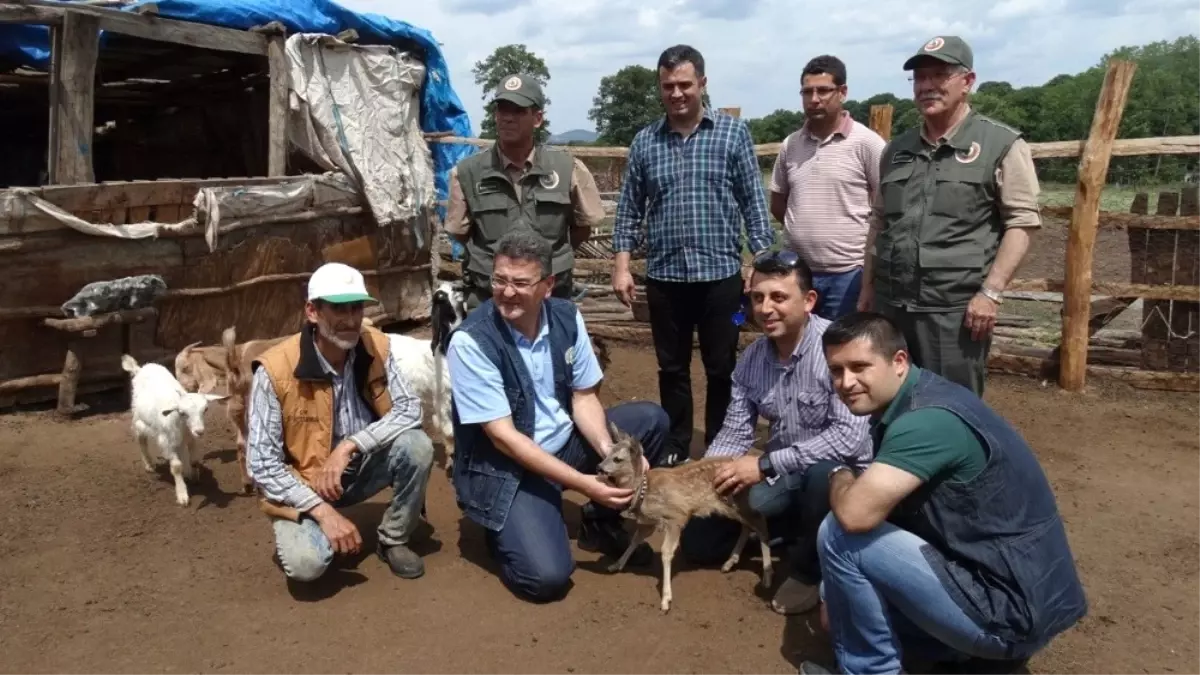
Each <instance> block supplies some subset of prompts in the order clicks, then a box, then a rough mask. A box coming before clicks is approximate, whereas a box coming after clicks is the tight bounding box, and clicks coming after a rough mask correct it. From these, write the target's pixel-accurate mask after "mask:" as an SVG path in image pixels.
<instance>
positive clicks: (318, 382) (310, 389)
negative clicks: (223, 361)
mask: <svg viewBox="0 0 1200 675" xmlns="http://www.w3.org/2000/svg"><path fill="white" fill-rule="evenodd" d="M314 330H315V325H314V324H309V325H308V326H306V327H305V328H304V330H302V331H301V332H299V333H297V334H295V335H293V336H291V337H289V338H287V339H285V340H284V341H283V342H280V343H279V344H277V345H275V346H274V347H271V348H270V349H268V350H267V351H266V352H264V353H263V354H262V355H261V356H259V357H258V359H256V360H255V361H254V362H253V365H252V366H251V368H252V369H257V368H258V367H259V366H261V367H263V368H266V369H267V374H268V375H270V376H271V383H272V384H273V385H274V387H275V396H277V397H278V398H279V404H280V409H281V410H282V412H283V448H284V452H285V453H286V454H287V462H288V464H289V465H290V468H291V470H292V473H294V474H296V476H297V477H298V478H299V479H300V480H302V481H304V483H305V484H306V485H308V486H310V487H311V486H312V485H313V482H314V480H315V479H316V476H317V473H318V472H319V471H320V470H321V466H322V465H323V464H324V463H325V460H326V458H328V457H329V453H330V452H331V451H332V450H333V416H334V412H333V381H332V380H331V379H330V377H329V375H327V374H326V373H325V371H324V369H322V368H321V362H320V360H319V359H318V358H317V348H316V345H315V344H314V343H313V334H314ZM354 349H355V354H354V381H355V383H356V384H357V385H358V394H359V395H361V396H362V397H363V400H364V401H366V403H367V407H369V408H370V409H371V410H373V411H375V414H376V415H378V416H379V417H383V416H384V415H386V414H387V413H388V412H389V411H390V410H391V409H392V397H391V394H390V393H389V392H388V382H387V370H386V364H387V359H388V338H387V335H385V334H384V333H382V332H380V331H379V330H377V329H375V328H372V327H369V326H364V327H363V329H362V338H361V339H360V340H359V342H358V345H357V346H356V347H355V348H354Z"/></svg>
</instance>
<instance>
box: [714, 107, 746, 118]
mask: <svg viewBox="0 0 1200 675" xmlns="http://www.w3.org/2000/svg"><path fill="white" fill-rule="evenodd" d="M717 110H719V111H721V112H723V113H725V114H726V115H730V116H731V117H737V118H740V117H741V116H742V109H741V107H739V106H733V107H731V108H717Z"/></svg>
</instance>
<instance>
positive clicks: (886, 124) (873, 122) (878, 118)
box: [870, 103, 892, 141]
mask: <svg viewBox="0 0 1200 675" xmlns="http://www.w3.org/2000/svg"><path fill="white" fill-rule="evenodd" d="M870 127H871V130H872V131H874V132H875V133H877V134H879V135H880V136H882V137H883V140H885V141H886V140H889V139H891V137H892V104H891V103H884V104H882V105H873V106H871V118H870Z"/></svg>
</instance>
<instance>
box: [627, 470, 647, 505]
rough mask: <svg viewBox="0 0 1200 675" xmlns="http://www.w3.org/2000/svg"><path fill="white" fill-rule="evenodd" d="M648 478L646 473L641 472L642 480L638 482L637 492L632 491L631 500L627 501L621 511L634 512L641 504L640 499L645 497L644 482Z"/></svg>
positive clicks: (645, 482)
mask: <svg viewBox="0 0 1200 675" xmlns="http://www.w3.org/2000/svg"><path fill="white" fill-rule="evenodd" d="M647 483H648V480H647V478H646V474H644V473H643V474H642V482H641V483H638V488H637V492H635V493H633V500H632V501H630V502H629V506H626V507H625V510H624V511H622V513H634V512H635V511H637V510H638V507H640V506H641V505H642V500H643V499H645V498H646V484H647Z"/></svg>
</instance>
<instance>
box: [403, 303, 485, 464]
mask: <svg viewBox="0 0 1200 675" xmlns="http://www.w3.org/2000/svg"><path fill="white" fill-rule="evenodd" d="M466 313H467V312H466V301H465V299H464V298H463V294H462V290H461V289H460V288H459V287H458V286H457V285H455V284H452V283H449V282H443V283H441V284H439V285H438V287H437V288H436V289H434V291H433V303H432V307H431V308H430V323H431V324H432V325H433V337H432V338H431V339H430V340H428V341H426V340H422V339H420V338H415V337H411V336H408V335H397V334H394V333H389V334H388V341H389V343H390V345H389V347H390V349H391V351H392V353H394V354H395V355H396V358H397V360H398V361H399V362H400V370H401V371H402V372H403V373H404V376H405V379H406V381H407V382H408V384H409V386H410V387H412V389H413V393H414V394H416V395H417V396H419V397H420V398H421V406H422V408H423V409H424V410H425V411H426V413H427V415H428V418H429V420H430V422H431V424H429V425H428V426H427V428H433V429H436V430H437V432H438V434H440V435H441V437H442V446H443V447H444V448H445V450H446V471H447V472H450V471H452V470H453V468H454V421H453V419H452V418H451V415H450V371H449V369H447V368H446V347H447V345H448V344H449V342H450V331H452V330H454V328H456V327H457V326H458V325H459V324H460V323H462V320H463V318H465V317H466Z"/></svg>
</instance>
